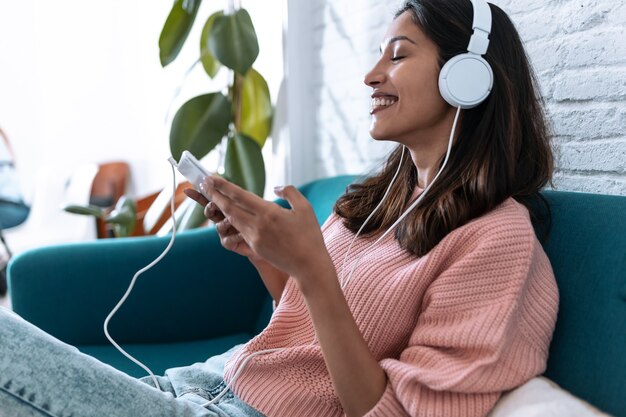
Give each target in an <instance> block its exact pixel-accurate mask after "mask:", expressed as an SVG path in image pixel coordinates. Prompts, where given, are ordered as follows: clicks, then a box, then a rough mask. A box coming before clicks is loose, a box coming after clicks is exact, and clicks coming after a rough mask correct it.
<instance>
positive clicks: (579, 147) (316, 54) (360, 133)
mask: <svg viewBox="0 0 626 417" xmlns="http://www.w3.org/2000/svg"><path fill="white" fill-rule="evenodd" d="M493 2H494V3H495V4H497V5H499V6H500V7H501V8H502V9H503V10H505V11H506V12H507V13H508V14H509V16H511V19H512V20H513V21H514V23H515V24H516V26H517V28H518V30H519V32H520V35H521V37H522V39H523V41H524V42H525V45H526V48H527V51H528V54H529V55H530V58H531V61H532V64H533V66H534V67H535V71H536V72H537V75H538V77H539V80H540V85H541V90H542V94H543V95H544V97H545V99H546V101H547V111H548V114H549V118H550V120H551V122H552V124H553V127H554V131H555V137H554V145H555V155H556V162H557V171H556V174H555V185H556V187H557V189H560V190H574V191H585V192H593V193H606V194H622V195H626V29H625V26H626V2H624V1H615V0H527V1H524V2H520V1H518V0H494V1H493ZM307 3H308V5H309V6H308V7H311V10H310V16H311V19H310V21H309V22H300V23H299V24H308V25H310V29H311V33H312V37H311V40H310V41H311V43H312V46H313V47H312V48H311V49H312V56H310V57H307V59H308V60H310V61H311V67H312V73H311V77H310V91H311V97H312V108H313V109H314V111H313V112H312V113H313V114H312V116H311V117H312V118H314V120H313V124H312V125H313V126H315V128H314V133H315V134H314V139H315V147H314V149H315V164H314V166H315V172H314V173H311V174H310V175H311V178H313V177H322V176H327V175H335V174H341V173H363V172H366V171H369V170H371V169H374V168H375V167H377V166H378V165H379V163H380V161H381V159H382V158H383V157H384V156H385V155H386V152H387V150H388V149H390V146H389V144H381V143H376V142H375V141H373V140H372V139H371V138H370V137H369V134H368V125H369V114H368V108H369V100H368V97H369V96H368V94H369V91H368V90H369V89H368V88H367V87H365V85H364V84H363V82H362V80H363V76H364V75H365V73H366V72H367V71H368V70H369V68H370V67H371V66H372V65H373V63H374V62H375V60H376V59H377V55H378V45H379V44H380V41H381V40H382V37H383V35H384V32H385V30H386V28H387V25H388V23H389V22H390V20H391V17H392V15H393V12H394V11H395V10H396V8H397V6H398V5H399V4H400V3H401V1H399V0H394V1H391V2H380V1H378V0H360V1H359V2H354V1H349V0H313V1H311V2H307ZM382 3H388V4H382ZM305 4H306V3H305Z"/></svg>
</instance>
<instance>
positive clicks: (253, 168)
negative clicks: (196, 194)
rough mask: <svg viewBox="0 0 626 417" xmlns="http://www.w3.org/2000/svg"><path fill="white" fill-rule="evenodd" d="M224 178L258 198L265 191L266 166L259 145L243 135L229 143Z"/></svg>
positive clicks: (237, 136) (236, 136) (239, 134)
mask: <svg viewBox="0 0 626 417" xmlns="http://www.w3.org/2000/svg"><path fill="white" fill-rule="evenodd" d="M224 177H226V178H227V179H228V180H229V181H232V182H234V183H235V184H237V185H239V186H240V187H242V188H245V189H246V190H248V191H252V192H253V193H255V194H256V195H258V196H263V190H264V189H265V164H264V163H263V154H262V153H261V147H260V146H259V144H258V143H256V142H255V141H254V139H251V138H250V137H249V136H246V135H244V134H242V133H237V134H236V135H235V136H234V137H233V138H231V139H230V140H229V141H228V148H227V149H226V161H225V163H224Z"/></svg>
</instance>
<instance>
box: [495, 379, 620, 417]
mask: <svg viewBox="0 0 626 417" xmlns="http://www.w3.org/2000/svg"><path fill="white" fill-rule="evenodd" d="M564 416H567V417H609V415H608V414H604V413H603V412H601V411H600V410H598V409H597V408H595V407H593V406H592V405H590V404H589V403H587V402H585V401H583V400H581V399H580V398H577V397H575V396H574V395H572V394H570V393H569V392H567V391H565V390H564V389H562V388H561V387H559V385H558V384H556V383H554V382H553V381H550V380H549V379H547V378H544V377H537V378H533V379H531V380H530V381H528V382H527V383H525V384H524V385H522V386H520V387H518V388H516V389H514V390H512V391H510V392H508V393H506V394H504V395H503V396H502V398H500V400H499V401H498V403H497V404H496V406H495V408H494V409H493V410H492V411H491V413H490V414H489V415H488V417H564Z"/></svg>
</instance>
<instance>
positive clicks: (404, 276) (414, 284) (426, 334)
mask: <svg viewBox="0 0 626 417" xmlns="http://www.w3.org/2000/svg"><path fill="white" fill-rule="evenodd" d="M322 231H323V234H324V239H325V242H326V246H327V248H328V251H329V253H330V255H331V257H332V259H333V262H334V264H335V267H336V269H337V271H338V274H340V273H341V267H342V262H343V258H344V254H345V252H346V250H347V248H348V245H349V244H350V241H351V239H352V237H353V236H354V235H353V233H352V232H350V231H349V230H348V229H346V228H345V227H344V226H343V224H342V219H341V218H340V217H339V216H337V215H335V214H333V215H331V217H330V218H329V219H328V220H327V221H326V223H325V224H324V226H323V227H322ZM376 238H377V237H369V238H359V239H358V240H357V241H356V242H355V243H354V246H353V248H352V250H351V253H350V258H349V260H348V262H347V264H346V266H345V268H346V271H347V272H346V275H347V274H348V272H349V270H350V268H351V266H352V264H351V262H354V261H355V260H356V259H357V258H358V257H359V256H360V255H361V254H362V253H363V252H364V251H365V252H366V254H365V255H364V256H363V258H362V259H361V261H360V263H359V265H358V267H357V268H356V270H355V272H354V273H353V275H352V277H351V279H350V281H349V283H348V285H347V287H346V288H345V290H344V292H345V297H346V300H347V302H348V305H349V306H350V310H351V311H352V314H353V316H354V320H355V321H356V323H357V325H358V326H359V328H360V329H361V333H362V334H363V337H364V338H365V340H366V341H367V343H368V345H369V347H370V350H371V352H372V354H373V355H374V357H376V359H377V360H378V361H379V363H380V366H381V367H382V368H383V369H384V370H385V372H386V374H387V377H388V382H387V387H386V390H385V392H384V394H383V395H382V397H381V398H380V400H379V402H378V403H377V404H376V405H375V406H374V408H372V409H371V410H370V411H369V412H368V413H367V414H366V416H367V417H375V416H376V417H394V416H429V417H435V416H441V417H479V416H485V415H486V414H488V412H489V411H490V410H491V409H492V408H493V406H494V405H495V403H496V401H497V400H498V398H500V396H501V394H502V392H503V391H506V390H510V389H512V388H515V387H517V386H519V385H521V384H522V383H524V382H526V381H527V380H529V379H531V378H532V377H534V376H536V375H539V374H541V373H542V372H543V371H544V370H545V366H546V360H547V357H548V346H549V344H550V340H551V338H552V333H553V331H554V325H555V321H556V314H557V307H558V291H557V286H556V282H555V279H554V275H553V273H552V268H551V266H550V263H549V260H548V258H547V257H546V255H545V253H544V251H543V249H542V247H541V245H540V244H539V242H538V241H537V239H536V237H535V234H534V232H533V228H532V226H531V223H530V220H529V216H528V211H527V210H526V208H525V207H524V206H522V205H521V204H519V203H517V202H516V201H515V200H513V199H512V198H510V199H508V200H506V201H505V202H504V203H502V204H501V205H500V206H498V207H497V208H496V209H494V210H492V211H491V212H490V213H488V214H486V215H484V216H482V217H480V218H478V219H475V220H473V221H471V222H469V223H468V224H466V225H464V226H462V227H460V228H458V229H456V230H454V231H453V232H451V233H450V234H448V236H446V237H445V238H444V239H443V240H442V241H441V242H440V243H439V244H438V245H437V246H436V247H435V248H433V249H432V250H431V251H430V252H429V253H428V254H426V255H425V256H423V257H421V258H416V257H414V256H411V255H410V254H408V253H407V252H406V251H404V250H402V249H401V248H400V246H399V245H398V243H397V241H396V240H395V238H394V236H393V233H390V234H389V235H388V236H387V237H385V239H383V240H382V241H381V242H380V243H379V244H378V245H376V247H371V248H370V244H371V243H372V242H373V241H374V240H376ZM337 337H340V335H337ZM278 347H281V348H285V349H284V350H281V351H278V352H274V353H267V354H262V355H258V356H255V357H253V358H252V359H250V361H249V362H248V363H247V364H246V365H245V367H244V368H243V370H242V372H241V374H240V376H239V377H238V378H237V379H236V380H235V381H234V386H233V390H234V392H235V393H236V394H237V395H238V396H239V397H240V398H242V399H243V400H244V401H246V402H247V403H248V404H250V405H252V406H253V407H254V408H256V409H258V410H259V411H261V412H262V413H264V414H265V415H267V416H268V417H308V416H311V417H326V416H328V417H331V416H332V417H335V416H337V417H339V416H342V415H343V414H344V413H343V410H342V407H341V403H340V402H339V399H338V397H337V395H336V394H335V391H334V388H333V384H332V381H331V379H330V376H329V373H328V371H327V369H326V365H325V363H324V359H323V357H322V351H321V349H320V345H319V343H318V342H317V340H316V337H315V332H314V329H313V325H312V322H311V318H310V316H309V313H308V310H307V307H306V305H305V302H304V299H303V296H302V294H301V293H300V292H299V291H298V289H297V287H296V285H295V284H294V282H293V280H289V281H288V283H287V286H286V287H285V290H284V292H283V295H282V298H281V300H280V304H279V305H278V308H277V309H276V311H275V312H274V315H273V317H272V319H271V321H270V323H269V325H268V326H267V328H266V329H265V330H264V331H263V332H262V333H261V334H259V335H258V336H257V337H255V338H254V339H252V340H251V341H250V342H249V343H248V344H247V345H245V347H244V348H243V349H242V350H241V351H240V352H239V353H238V354H237V355H235V356H234V357H233V358H232V359H231V360H230V362H229V363H228V364H227V366H226V371H225V378H226V380H227V381H230V380H231V379H232V377H233V375H234V373H235V372H236V371H237V370H238V369H239V366H240V365H241V364H242V362H243V360H245V358H246V357H247V356H249V354H250V353H251V352H256V351H259V350H264V349H271V348H278Z"/></svg>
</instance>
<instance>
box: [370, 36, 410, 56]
mask: <svg viewBox="0 0 626 417" xmlns="http://www.w3.org/2000/svg"><path fill="white" fill-rule="evenodd" d="M398 41H409V42H411V43H412V44H413V45H417V44H416V43H415V42H414V41H412V40H411V39H409V38H408V37H406V36H404V35H400V36H394V37H393V38H390V39H389V40H388V41H387V42H383V43H382V44H381V45H380V48H379V50H380V53H381V54H382V53H383V46H384V47H385V48H386V47H388V46H389V45H391V44H392V43H394V42H398Z"/></svg>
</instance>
